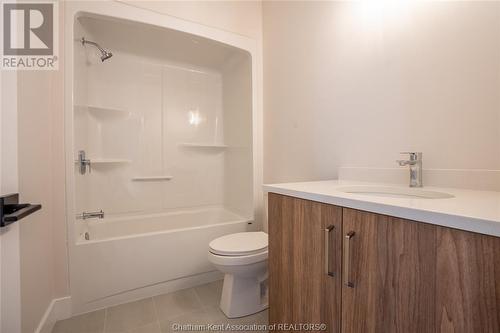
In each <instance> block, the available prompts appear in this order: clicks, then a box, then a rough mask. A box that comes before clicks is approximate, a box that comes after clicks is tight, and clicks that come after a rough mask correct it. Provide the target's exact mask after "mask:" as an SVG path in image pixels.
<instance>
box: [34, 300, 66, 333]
mask: <svg viewBox="0 0 500 333" xmlns="http://www.w3.org/2000/svg"><path fill="white" fill-rule="evenodd" d="M69 317H71V297H70V296H67V297H61V298H54V299H53V300H52V301H51V302H50V304H49V306H48V307H47V310H46V311H45V313H44V315H43V317H42V320H40V324H38V328H37V329H36V331H35V333H51V332H52V329H53V328H54V325H55V323H56V321H58V320H63V319H67V318H69Z"/></svg>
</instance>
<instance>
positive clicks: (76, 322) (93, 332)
mask: <svg viewBox="0 0 500 333" xmlns="http://www.w3.org/2000/svg"><path fill="white" fill-rule="evenodd" d="M104 316H105V310H98V311H94V312H90V313H86V314H83V315H79V316H75V317H71V318H69V319H65V320H60V321H58V322H57V323H56V325H55V326H54V329H53V330H52V333H102V332H103V331H104Z"/></svg>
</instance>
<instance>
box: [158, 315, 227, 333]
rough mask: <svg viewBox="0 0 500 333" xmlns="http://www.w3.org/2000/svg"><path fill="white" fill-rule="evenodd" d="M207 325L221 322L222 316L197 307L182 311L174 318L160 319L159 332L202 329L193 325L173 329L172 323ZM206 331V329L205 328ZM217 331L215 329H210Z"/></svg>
mask: <svg viewBox="0 0 500 333" xmlns="http://www.w3.org/2000/svg"><path fill="white" fill-rule="evenodd" d="M188 324H191V325H207V324H223V321H222V318H221V317H219V316H211V314H209V313H208V312H207V311H206V310H205V309H198V310H195V311H191V312H187V313H184V314H183V315H180V316H178V317H175V318H171V319H167V320H160V326H161V332H162V333H171V332H200V331H203V330H200V329H196V328H195V327H193V329H192V330H190V329H188V328H186V327H185V328H184V329H182V330H180V329H175V327H174V325H188ZM205 331H206V330H205ZM211 331H212V332H217V331H216V330H215V331H214V330H211Z"/></svg>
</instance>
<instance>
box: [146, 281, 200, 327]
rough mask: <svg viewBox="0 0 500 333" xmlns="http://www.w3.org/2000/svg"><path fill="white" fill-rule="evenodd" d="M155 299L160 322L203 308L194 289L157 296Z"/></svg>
mask: <svg viewBox="0 0 500 333" xmlns="http://www.w3.org/2000/svg"><path fill="white" fill-rule="evenodd" d="M153 299H154V302H155V306H156V310H157V313H158V318H159V319H160V321H161V320H168V319H172V318H175V317H178V316H180V315H183V314H185V313H188V312H192V311H195V310H198V309H201V308H202V304H201V302H200V300H199V298H198V296H197V295H196V293H195V291H194V289H192V288H191V289H184V290H179V291H176V292H173V293H170V294H164V295H160V296H155V297H154V298H153Z"/></svg>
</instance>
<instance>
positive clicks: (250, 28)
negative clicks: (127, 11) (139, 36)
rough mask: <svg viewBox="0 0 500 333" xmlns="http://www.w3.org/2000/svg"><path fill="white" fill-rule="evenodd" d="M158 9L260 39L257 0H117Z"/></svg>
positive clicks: (259, 6)
mask: <svg viewBox="0 0 500 333" xmlns="http://www.w3.org/2000/svg"><path fill="white" fill-rule="evenodd" d="M118 1H120V2H123V3H127V4H130V5H132V6H137V7H141V8H145V9H150V10H153V11H155V12H158V13H162V14H167V15H171V16H175V17H178V18H181V19H184V20H188V21H192V22H196V23H200V24H203V25H206V26H209V27H214V28H217V29H221V30H226V31H230V32H233V33H237V34H240V35H243V36H247V37H251V38H253V39H255V40H257V41H260V40H261V39H262V3H261V1H252V0H250V1H247V0H234V1H142V0H141V1H133V0H118Z"/></svg>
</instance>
